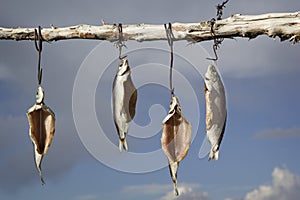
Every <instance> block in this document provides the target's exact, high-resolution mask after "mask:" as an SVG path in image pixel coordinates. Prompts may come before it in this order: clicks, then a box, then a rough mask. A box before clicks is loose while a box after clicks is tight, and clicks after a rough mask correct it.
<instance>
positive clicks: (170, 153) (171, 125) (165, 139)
mask: <svg viewBox="0 0 300 200" xmlns="http://www.w3.org/2000/svg"><path fill="white" fill-rule="evenodd" d="M191 134H192V128H191V124H190V123H189V122H188V121H187V120H186V119H185V118H184V116H183V115H182V111H181V107H180V105H179V101H178V99H177V97H176V96H173V97H172V101H171V104H170V110H169V114H168V115H167V116H166V118H165V119H164V120H163V126H162V137H161V145H162V149H163V151H164V153H165V154H166V156H167V157H168V161H169V169H170V173H171V177H172V180H173V183H174V192H175V194H176V196H177V195H179V193H178V189H177V169H178V165H179V162H180V161H181V160H182V159H184V157H185V156H186V155H187V153H188V150H189V148H190V144H191Z"/></svg>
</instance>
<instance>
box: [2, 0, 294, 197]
mask: <svg viewBox="0 0 300 200" xmlns="http://www.w3.org/2000/svg"><path fill="white" fill-rule="evenodd" d="M217 3H219V2H218V1H215V0H203V1H197V0H190V1H185V2H183V1H178V0H165V1H156V0H155V1H139V0H128V1H106V0H105V1H104V0H101V1H92V0H88V1H77V0H74V1H72V3H71V2H67V1H56V0H54V1H34V0H28V1H16V0H2V1H1V7H0V19H1V20H0V26H1V27H37V26H39V25H41V26H42V27H49V26H50V24H53V25H55V26H57V27H64V26H71V25H77V24H92V25H101V20H102V19H103V20H105V21H106V22H108V23H123V24H135V23H151V24H163V23H168V22H199V21H207V20H210V19H211V18H212V17H214V16H215V7H214V5H215V4H217ZM299 9H300V2H299V1H295V0H287V1H284V2H283V1H281V0H272V1H271V0H269V1H258V0H255V1H246V0H240V1H230V2H229V3H228V5H227V7H226V9H225V10H224V16H223V17H224V18H225V17H228V16H230V15H232V14H236V13H241V14H262V13H267V12H295V11H298V10H299ZM126 44H127V47H128V48H127V49H125V51H124V54H127V55H128V59H129V63H130V65H131V67H132V77H133V81H134V82H135V84H136V85H137V86H138V93H139V97H138V103H137V113H136V117H135V120H134V122H133V123H132V124H131V125H130V132H131V133H130V136H129V137H128V145H129V152H128V153H122V154H120V153H119V152H118V151H117V145H118V141H117V134H116V130H115V127H114V125H113V122H112V115H111V84H112V81H113V77H114V75H115V73H116V69H117V65H118V59H117V55H118V51H117V49H115V47H114V46H113V44H112V43H109V42H105V41H104V42H103V41H96V40H68V41H59V42H52V43H45V44H44V48H43V52H42V66H43V67H44V71H43V80H42V85H43V87H44V89H45V95H46V97H45V102H46V104H47V105H48V106H49V107H51V108H52V110H53V111H54V112H55V114H56V119H57V121H56V133H55V137H54V140H53V143H52V145H51V148H50V149H49V151H48V153H47V154H46V156H45V157H44V160H43V164H42V168H43V172H44V179H45V181H46V185H44V186H42V185H41V183H40V180H39V178H38V173H37V171H36V168H35V165H34V160H33V155H32V153H33V152H32V144H31V141H30V139H29V136H28V122H27V118H26V111H27V110H28V108H30V107H31V106H32V105H33V103H34V101H35V93H36V88H37V78H36V73H37V71H36V70H37V52H36V50H35V48H34V44H33V42H32V41H19V42H16V41H0V91H1V95H0V127H1V134H0V137H1V138H0V158H1V159H0V199H7V200H14V199H28V200H29V199H30V200H31V199H41V198H43V199H45V200H52V199H68V200H71V199H72V200H94V199H106V200H110V199H122V200H123V199H124V200H129V199H141V198H143V199H145V200H152V199H155V200H169V199H175V197H174V193H173V188H172V187H173V186H172V181H171V178H170V175H169V169H168V168H167V167H166V166H167V165H166V164H167V160H166V157H165V156H164V155H163V154H162V152H161V151H160V136H161V130H160V129H161V121H162V119H163V118H164V116H165V115H166V112H167V110H168V104H169V100H170V99H169V98H170V97H169V93H168V90H167V87H168V64H169V54H168V52H167V51H168V45H167V42H166V41H158V42H143V43H137V42H126ZM211 45H212V43H211V42H203V43H200V44H196V45H187V43H186V42H175V45H174V48H175V51H176V57H175V60H174V61H175V62H174V70H175V72H174V87H175V93H176V95H177V96H178V98H179V101H180V103H181V105H182V109H183V113H184V115H185V117H186V118H187V120H189V121H190V122H191V124H192V127H193V142H192V145H191V148H190V151H189V153H188V156H187V157H186V158H185V159H184V160H183V161H182V163H181V164H180V167H179V172H178V181H179V182H178V185H179V191H180V193H181V196H180V197H179V198H177V199H182V200H186V199H200V200H201V199H202V200H208V199H209V200H240V199H243V200H250V199H258V200H259V199H264V200H269V199H286V200H296V199H298V197H299V195H300V193H299V191H300V167H299V166H300V160H299V156H298V154H297V152H300V147H299V145H298V143H299V142H300V118H299V112H300V107H299V102H300V94H299V89H300V86H299V85H300V80H299V76H300V67H299V63H300V57H299V53H300V47H299V44H296V45H291V44H290V43H289V42H288V41H285V42H280V41H279V39H278V38H276V39H270V38H268V37H266V36H260V37H258V38H256V39H254V40H251V41H248V40H247V39H237V40H225V41H224V42H223V44H222V46H221V48H220V50H219V51H218V55H219V60H218V62H217V63H215V64H216V65H217V67H218V69H219V71H220V73H221V75H222V78H223V81H224V84H225V88H226V94H227V107H228V120H227V127H226V131H225V137H224V140H223V142H222V145H221V150H220V160H219V161H210V162H208V161H207V157H205V158H202V157H199V150H200V148H201V145H202V141H203V140H204V138H205V123H204V122H205V102H204V94H203V80H202V77H201V76H202V75H203V72H204V71H205V70H206V68H207V66H208V64H210V62H209V61H207V60H206V59H205V58H206V57H209V56H210V55H212V51H211ZM203 149H204V150H203ZM203 149H202V150H203V151H205V148H203ZM200 154H201V155H202V154H205V152H200Z"/></svg>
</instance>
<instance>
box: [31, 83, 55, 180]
mask: <svg viewBox="0 0 300 200" xmlns="http://www.w3.org/2000/svg"><path fill="white" fill-rule="evenodd" d="M27 118H28V122H29V136H30V139H31V141H32V143H33V145H34V161H35V164H36V168H37V170H38V172H39V176H40V178H41V181H42V184H45V182H44V179H43V175H42V170H41V163H42V159H43V156H44V155H45V154H46V153H47V151H48V149H49V147H50V145H51V142H52V140H53V136H54V132H55V114H54V112H53V111H52V110H51V109H50V108H49V107H47V106H46V105H45V104H44V91H43V88H42V87H41V86H39V87H38V90H37V95H36V103H35V104H34V105H33V106H32V107H31V108H29V109H28V111H27Z"/></svg>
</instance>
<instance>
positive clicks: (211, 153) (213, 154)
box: [208, 149, 219, 160]
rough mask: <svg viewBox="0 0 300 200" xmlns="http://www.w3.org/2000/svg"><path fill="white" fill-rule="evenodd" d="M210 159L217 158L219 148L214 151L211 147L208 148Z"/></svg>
mask: <svg viewBox="0 0 300 200" xmlns="http://www.w3.org/2000/svg"><path fill="white" fill-rule="evenodd" d="M211 159H215V160H218V159H219V149H217V150H216V151H214V150H213V149H211V150H210V154H209V157H208V160H211Z"/></svg>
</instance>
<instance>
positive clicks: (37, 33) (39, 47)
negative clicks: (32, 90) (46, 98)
mask: <svg viewBox="0 0 300 200" xmlns="http://www.w3.org/2000/svg"><path fill="white" fill-rule="evenodd" d="M37 40H38V42H39V44H37ZM34 45H35V48H36V50H37V51H38V84H39V85H41V82H42V74H43V69H42V68H41V52H42V49H43V37H42V28H41V26H39V28H38V31H37V30H36V29H34Z"/></svg>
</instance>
